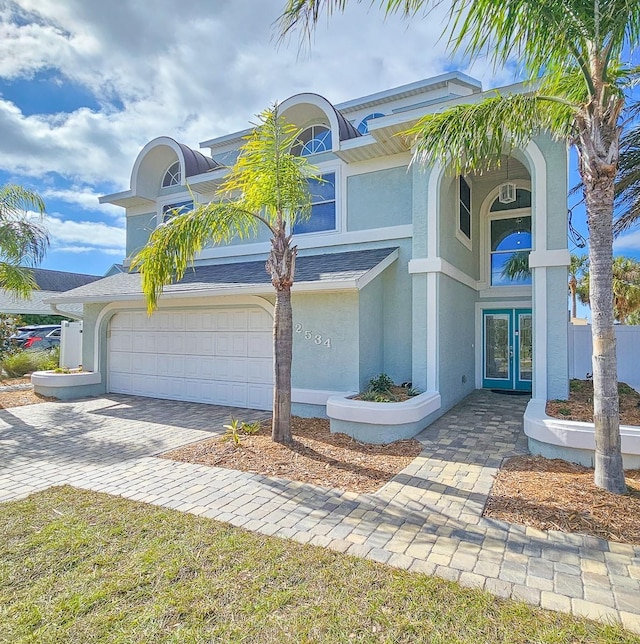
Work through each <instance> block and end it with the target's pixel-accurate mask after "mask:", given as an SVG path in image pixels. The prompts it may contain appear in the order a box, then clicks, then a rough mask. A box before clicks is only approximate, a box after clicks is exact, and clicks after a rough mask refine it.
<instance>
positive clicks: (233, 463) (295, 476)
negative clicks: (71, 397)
mask: <svg viewBox="0 0 640 644" xmlns="http://www.w3.org/2000/svg"><path fill="white" fill-rule="evenodd" d="M292 432H293V438H294V442H293V443H292V444H291V445H288V446H285V445H281V444H279V443H274V442H273V441H272V440H271V423H270V422H266V423H263V424H262V427H261V429H260V432H259V433H258V434H255V435H252V436H243V437H242V444H241V445H240V446H239V447H236V446H235V445H234V444H233V443H232V442H231V441H221V439H220V438H212V439H208V440H205V441H201V442H199V443H193V444H191V445H187V446H185V447H181V448H179V449H176V450H173V451H171V452H167V453H165V454H163V457H164V458H168V459H172V460H177V461H185V462H187V463H200V464H202V465H211V466H215V467H226V468H229V469H234V470H241V471H243V472H251V473H254V474H262V475H264V476H276V477H280V478H285V479H290V480H293V481H301V482H303V483H312V484H314V485H322V486H324V487H330V488H337V489H340V490H345V491H349V492H358V493H363V492H375V491H376V490H378V489H379V488H380V487H381V486H382V485H384V484H385V483H387V482H388V481H390V480H391V479H392V478H393V477H394V476H395V475H396V474H398V472H400V471H401V470H403V469H404V468H405V467H406V466H407V465H409V463H411V461H412V460H413V459H414V458H415V457H416V456H418V454H419V453H420V452H421V450H422V447H421V445H420V443H419V442H418V441H416V440H403V441H396V442H395V443H391V444H390V445H367V444H364V443H359V442H358V441H355V440H354V439H352V438H350V437H349V436H346V435H345V434H332V433H331V432H330V431H329V421H328V420H326V419H322V418H298V417H293V419H292Z"/></svg>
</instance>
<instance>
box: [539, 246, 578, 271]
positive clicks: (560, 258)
mask: <svg viewBox="0 0 640 644" xmlns="http://www.w3.org/2000/svg"><path fill="white" fill-rule="evenodd" d="M570 264H571V253H570V252H569V250H568V249H566V248H562V249H560V250H532V251H531V252H530V253H529V268H531V269H533V268H543V267H551V266H563V267H564V266H569V265H570Z"/></svg>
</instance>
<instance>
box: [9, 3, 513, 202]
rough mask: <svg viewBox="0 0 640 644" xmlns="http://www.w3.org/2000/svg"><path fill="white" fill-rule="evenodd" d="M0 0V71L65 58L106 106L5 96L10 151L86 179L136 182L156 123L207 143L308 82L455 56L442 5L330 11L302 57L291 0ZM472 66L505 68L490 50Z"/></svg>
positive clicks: (439, 67)
mask: <svg viewBox="0 0 640 644" xmlns="http://www.w3.org/2000/svg"><path fill="white" fill-rule="evenodd" d="M0 6H4V7H5V8H4V9H0V77H5V78H20V77H29V76H31V75H33V74H34V73H35V72H37V71H39V70H43V69H49V68H55V69H56V70H57V71H58V73H59V74H60V75H62V77H63V78H67V79H69V80H71V81H73V82H74V83H76V84H77V85H80V86H82V87H85V88H87V89H89V90H91V92H92V93H93V94H94V95H95V96H96V98H97V100H98V101H100V102H101V104H102V105H103V107H102V109H100V110H99V111H92V110H90V109H86V108H83V109H78V110H76V111H75V112H73V113H70V114H56V115H33V116H25V115H23V114H22V113H21V112H20V110H18V109H17V108H16V106H15V105H13V104H12V103H10V102H8V101H6V100H0V131H2V132H3V136H2V137H1V138H0V164H1V165H2V167H5V168H7V169H10V170H18V171H20V172H22V173H25V174H27V175H31V176H41V175H44V174H45V173H47V172H50V171H55V172H58V173H60V174H61V175H63V176H64V177H67V178H69V179H70V180H72V181H74V182H77V183H79V184H92V183H96V182H101V183H104V182H112V184H113V189H114V190H121V189H125V188H127V187H128V183H129V176H130V172H131V167H132V165H133V162H134V160H135V157H136V155H137V153H138V152H139V150H140V149H141V147H142V146H143V145H144V144H145V143H146V142H147V141H149V140H150V139H152V138H154V137H156V136H159V135H168V136H172V137H174V138H176V139H178V140H179V141H181V142H184V143H187V144H188V145H191V146H193V147H197V144H198V142H199V141H202V140H205V139H207V138H211V137H214V136H218V135H222V134H225V133H228V132H232V131H235V130H238V129H243V128H245V127H246V126H247V124H248V122H249V121H250V120H251V119H252V118H253V115H254V114H255V113H257V112H260V111H261V110H262V109H264V108H265V107H266V106H267V105H268V104H269V103H271V102H272V101H274V100H276V99H277V100H284V99H285V98H287V97H288V96H290V95H292V94H295V93H298V92H301V91H313V92H317V93H319V94H322V95H324V96H326V97H327V98H328V99H329V100H330V101H331V102H332V103H339V102H341V101H344V100H347V99H351V98H355V97H357V96H361V95H365V94H368V93H372V92H376V91H381V90H384V89H387V88H390V87H394V86H397V85H401V84H403V83H408V82H413V81H415V80H418V79H420V78H426V77H429V76H432V75H434V74H438V73H441V72H443V71H445V70H448V69H451V67H452V61H451V60H450V59H449V57H448V56H447V55H446V53H445V49H446V43H445V42H444V41H443V39H441V38H440V35H441V32H442V28H443V27H442V22H441V20H440V19H439V15H442V9H441V10H440V13H439V14H437V13H436V14H434V15H431V16H430V17H429V18H428V19H420V18H419V17H418V18H414V19H413V20H411V21H410V22H406V21H404V20H402V19H400V18H397V17H394V18H388V19H386V20H385V19H384V17H383V14H382V12H381V11H380V10H378V8H377V7H374V8H371V9H369V8H368V7H367V6H366V3H364V5H360V4H358V3H352V4H351V5H350V6H349V8H348V10H347V12H346V14H345V15H334V16H333V17H332V19H331V20H330V21H329V23H328V24H325V22H324V21H321V23H320V25H319V26H318V29H317V31H316V34H315V36H314V39H313V40H314V42H313V44H312V46H311V49H310V53H309V54H303V55H301V56H299V55H298V54H299V52H298V42H297V40H293V41H292V42H290V43H289V45H288V46H286V47H285V46H282V47H280V48H276V47H275V45H274V42H273V35H274V31H273V27H272V24H273V22H274V20H275V19H276V18H277V17H278V14H279V12H280V11H281V10H282V8H283V6H284V0H261V2H256V1H255V0H234V2H225V3H222V2H215V3H212V2H210V1H209V0H190V1H189V2H186V3H182V4H181V5H180V7H179V11H177V9H176V5H175V2H170V1H169V0H155V1H154V3H153V5H152V7H151V5H149V4H148V3H144V2H140V1H139V0H112V1H111V2H108V3H106V2H86V0H20V1H19V3H12V2H9V3H5V4H4V5H0ZM20 12H21V13H22V14H23V15H22V17H21V20H19V21H15V20H13V19H12V17H15V15H16V13H20ZM24 14H26V19H28V20H30V22H28V23H27V20H25V15H24ZM26 23H27V24H26ZM470 72H471V73H474V74H478V75H480V76H481V77H483V79H484V80H486V79H488V78H491V77H492V76H495V74H493V72H492V70H491V69H490V68H489V66H488V65H487V64H486V63H485V62H483V61H479V62H478V63H476V64H475V65H474V66H473V67H472V68H471V69H470ZM502 75H503V76H505V77H506V76H510V75H511V71H510V70H508V71H507V72H506V73H505V74H502ZM501 80H503V79H501ZM506 80H507V81H510V80H512V79H511V78H506ZM114 105H115V106H117V107H114ZM120 106H122V109H120Z"/></svg>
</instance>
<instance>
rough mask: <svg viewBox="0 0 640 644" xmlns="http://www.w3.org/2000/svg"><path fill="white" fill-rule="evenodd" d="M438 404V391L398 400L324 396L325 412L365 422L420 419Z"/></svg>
mask: <svg viewBox="0 0 640 644" xmlns="http://www.w3.org/2000/svg"><path fill="white" fill-rule="evenodd" d="M440 406H441V400H440V393H439V392H437V391H425V392H424V393H422V394H419V395H418V396H414V397H413V398H409V400H404V401H403V402H399V403H394V402H389V403H377V402H367V401H364V400H353V399H352V398H346V397H344V396H332V397H331V398H329V400H327V416H329V418H333V419H335V420H344V421H347V422H355V423H366V424H368V425H404V424H407V423H417V422H419V421H421V420H423V419H424V418H426V417H427V416H429V415H430V414H432V413H433V412H435V411H438V409H440Z"/></svg>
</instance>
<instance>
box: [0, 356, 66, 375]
mask: <svg viewBox="0 0 640 644" xmlns="http://www.w3.org/2000/svg"><path fill="white" fill-rule="evenodd" d="M57 366H58V360H57V359H56V357H55V356H52V355H51V354H50V353H49V352H48V351H19V352H17V353H14V354H12V355H9V356H7V357H6V358H4V360H3V361H2V368H3V369H4V370H5V372H6V373H7V375H8V376H9V377H10V378H21V377H22V376H24V375H26V374H28V373H33V372H34V371H47V370H50V369H55V368H56V367H57Z"/></svg>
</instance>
